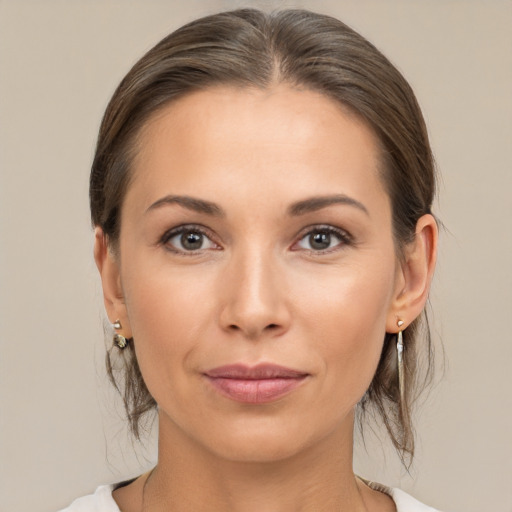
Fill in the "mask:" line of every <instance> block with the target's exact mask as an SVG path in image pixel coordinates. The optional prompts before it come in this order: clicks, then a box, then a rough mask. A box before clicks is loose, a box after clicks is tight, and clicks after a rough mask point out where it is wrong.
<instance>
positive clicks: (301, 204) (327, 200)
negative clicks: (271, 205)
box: [288, 194, 370, 216]
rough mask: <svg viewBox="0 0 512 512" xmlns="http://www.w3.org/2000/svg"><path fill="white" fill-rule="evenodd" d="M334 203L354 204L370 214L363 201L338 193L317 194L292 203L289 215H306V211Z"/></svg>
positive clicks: (312, 210)
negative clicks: (329, 194)
mask: <svg viewBox="0 0 512 512" xmlns="http://www.w3.org/2000/svg"><path fill="white" fill-rule="evenodd" d="M333 204H344V205H348V206H354V207H355V208H357V209H358V210H361V211H362V212H364V213H366V215H368V216H369V215H370V214H369V213H368V210H367V209H366V207H365V206H364V204H363V203H360V202H359V201H357V200H356V199H353V198H352V197H349V196H346V195H344V194H336V195H332V196H317V197H311V198H309V199H305V200H304V201H298V202H296V203H293V204H292V205H290V207H289V208H288V215H291V216H298V215H305V214H306V213H310V212H316V211H317V210H321V209H322V208H327V207H328V206H331V205H333Z"/></svg>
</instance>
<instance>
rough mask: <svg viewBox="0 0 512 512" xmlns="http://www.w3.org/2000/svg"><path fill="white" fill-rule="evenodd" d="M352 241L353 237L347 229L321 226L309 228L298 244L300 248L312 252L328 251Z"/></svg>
mask: <svg viewBox="0 0 512 512" xmlns="http://www.w3.org/2000/svg"><path fill="white" fill-rule="evenodd" d="M350 243H351V237H350V235H349V234H348V233H346V232H345V231H343V230H340V229H337V228H334V227H323V226H321V227H318V228H314V229H311V230H309V232H307V233H306V234H305V235H304V236H303V237H302V238H301V239H300V240H299V241H298V242H297V244H296V245H297V247H298V248H300V249H306V250H308V251H312V252H323V251H326V252H327V251H329V250H332V249H336V248H338V247H340V248H341V247H343V246H345V245H349V244H350Z"/></svg>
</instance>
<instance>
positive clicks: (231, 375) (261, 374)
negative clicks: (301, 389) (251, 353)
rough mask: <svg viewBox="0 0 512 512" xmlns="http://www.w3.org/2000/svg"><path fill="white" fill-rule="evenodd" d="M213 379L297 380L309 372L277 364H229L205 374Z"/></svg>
mask: <svg viewBox="0 0 512 512" xmlns="http://www.w3.org/2000/svg"><path fill="white" fill-rule="evenodd" d="M205 375H207V376H208V377H211V378H219V379H240V380H263V379H297V378H301V377H305V376H306V375H308V373H307V372H302V371H299V370H294V369H292V368H286V367H284V366H279V365H277V364H271V363H262V364H258V365H256V366H248V365H245V364H229V365H225V366H219V367H218V368H213V369H212V370H208V371H206V372H205Z"/></svg>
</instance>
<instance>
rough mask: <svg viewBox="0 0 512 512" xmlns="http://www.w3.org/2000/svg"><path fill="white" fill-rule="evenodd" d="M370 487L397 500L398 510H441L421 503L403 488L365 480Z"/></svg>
mask: <svg viewBox="0 0 512 512" xmlns="http://www.w3.org/2000/svg"><path fill="white" fill-rule="evenodd" d="M364 482H365V483H366V484H367V485H368V486H369V487H371V488H372V489H374V490H376V491H380V492H383V493H385V494H387V495H388V496H391V498H392V499H393V501H394V502H395V506H396V512H440V511H439V510H437V509H435V508H432V507H429V506H427V505H424V504H423V503H420V502H419V501H418V500H417V499H415V498H413V497H412V496H410V495H409V494H407V493H406V492H404V491H402V490H401V489H396V488H391V487H387V486H385V485H382V484H378V483H376V482H369V481H368V480H365V481H364Z"/></svg>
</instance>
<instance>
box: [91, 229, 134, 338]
mask: <svg viewBox="0 0 512 512" xmlns="http://www.w3.org/2000/svg"><path fill="white" fill-rule="evenodd" d="M94 260H95V261H96V266H97V268H98V272H99V273H100V277H101V285H102V288H103V301H104V304H105V309H106V312H107V315H108V318H109V320H110V322H111V323H112V324H113V323H114V322H116V321H119V322H120V323H121V325H122V326H123V327H122V331H123V332H122V334H123V336H125V337H126V338H131V337H132V335H131V328H130V323H129V321H128V315H127V311H126V304H125V300H124V294H123V289H122V286H121V275H120V269H119V264H118V259H117V258H116V256H115V255H114V254H113V253H112V250H111V249H110V248H109V246H108V240H107V237H106V235H105V234H104V232H103V230H102V229H101V228H100V227H96V228H95V230H94Z"/></svg>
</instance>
